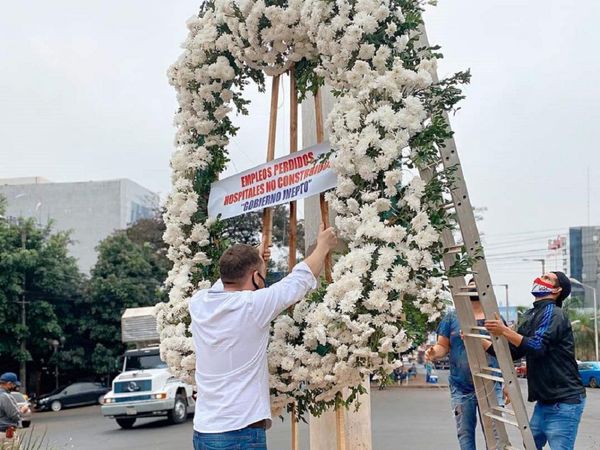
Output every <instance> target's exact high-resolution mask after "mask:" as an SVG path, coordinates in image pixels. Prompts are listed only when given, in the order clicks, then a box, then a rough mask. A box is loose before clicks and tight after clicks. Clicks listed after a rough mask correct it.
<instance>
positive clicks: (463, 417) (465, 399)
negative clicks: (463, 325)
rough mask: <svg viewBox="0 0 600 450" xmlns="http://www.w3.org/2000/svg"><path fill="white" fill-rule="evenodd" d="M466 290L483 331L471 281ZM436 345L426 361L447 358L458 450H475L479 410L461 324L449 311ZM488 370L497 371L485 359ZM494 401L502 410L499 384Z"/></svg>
mask: <svg viewBox="0 0 600 450" xmlns="http://www.w3.org/2000/svg"><path fill="white" fill-rule="evenodd" d="M467 286H468V287H469V291H470V292H471V296H470V300H471V308H472V309H473V314H474V316H475V319H476V321H477V325H478V326H480V327H482V326H483V325H484V323H485V314H484V312H483V308H482V307H481V303H480V301H479V296H478V295H477V287H476V286H475V280H473V279H470V280H469V282H468V284H467ZM437 334H438V339H437V343H436V344H435V345H434V346H432V347H430V348H429V349H428V350H427V352H426V353H425V358H426V359H427V360H429V361H435V360H437V359H441V358H443V357H445V356H446V355H449V360H450V376H449V377H448V383H449V385H450V400H451V401H450V403H451V405H452V410H453V412H454V419H455V421H456V431H457V435H458V443H459V445H460V449H461V450H475V449H476V444H475V442H476V440H475V428H476V427H477V416H478V415H479V420H480V421H481V415H480V413H479V407H478V405H477V396H476V394H475V387H474V386H473V378H472V376H471V369H470V368H469V362H468V359H467V352H466V349H465V344H464V342H463V340H462V335H461V330H460V323H459V320H458V316H457V315H456V311H454V310H451V311H449V312H448V313H447V314H446V315H445V316H444V318H443V319H442V321H441V322H440V324H439V326H438V329H437ZM488 365H489V366H490V367H498V361H496V358H494V357H492V356H490V357H488ZM495 389H496V397H497V399H498V404H499V405H501V406H503V405H504V401H503V394H502V384H501V383H495Z"/></svg>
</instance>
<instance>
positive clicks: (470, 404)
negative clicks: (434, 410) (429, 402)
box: [450, 383, 504, 450]
mask: <svg viewBox="0 0 600 450" xmlns="http://www.w3.org/2000/svg"><path fill="white" fill-rule="evenodd" d="M496 397H497V399H498V404H499V405H501V406H504V399H503V395H502V385H501V384H499V383H496ZM450 399H451V404H452V410H453V411H454V419H455V420H456V432H457V434H458V444H459V446H460V450H476V445H475V442H476V439H475V427H477V416H478V415H479V408H478V406H477V397H476V396H475V392H469V393H466V394H464V393H463V392H461V391H460V390H459V389H457V388H456V387H454V386H450ZM479 419H480V420H481V417H480V418H479Z"/></svg>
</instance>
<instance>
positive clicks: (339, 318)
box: [158, 0, 444, 409]
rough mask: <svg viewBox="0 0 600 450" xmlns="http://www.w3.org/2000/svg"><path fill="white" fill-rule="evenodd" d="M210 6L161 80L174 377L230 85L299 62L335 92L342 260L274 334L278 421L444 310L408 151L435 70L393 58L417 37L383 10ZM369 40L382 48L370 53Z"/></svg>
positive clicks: (361, 5)
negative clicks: (420, 318)
mask: <svg viewBox="0 0 600 450" xmlns="http://www.w3.org/2000/svg"><path fill="white" fill-rule="evenodd" d="M414 2H415V4H418V3H419V0H414ZM271 3H273V2H271ZM275 3H276V2H275ZM210 5H212V6H209V7H205V8H204V9H203V11H202V12H201V14H200V16H199V17H196V18H193V19H191V20H190V21H189V22H188V27H189V30H190V34H189V36H188V38H187V40H186V42H185V44H184V48H185V52H184V54H183V55H182V57H181V58H180V59H179V61H178V62H177V63H176V64H175V65H174V66H173V67H172V69H171V70H170V73H169V76H170V79H171V82H172V84H173V85H174V86H175V88H176V89H177V96H178V101H179V105H180V111H179V112H178V113H177V116H176V119H175V123H176V125H177V127H178V131H177V137H176V146H177V149H176V151H175V153H174V155H173V157H172V160H171V165H172V169H173V192H172V194H171V195H170V197H169V199H168V203H167V212H166V214H165V221H166V226H167V229H166V232H165V236H164V238H165V241H166V242H167V243H168V244H169V246H170V250H169V258H170V259H171V260H172V261H173V263H174V266H173V269H172V271H171V272H170V274H169V278H168V281H167V282H168V284H169V285H170V288H171V290H170V301H169V303H168V304H165V305H162V307H160V308H159V309H158V321H159V324H160V325H159V327H160V329H161V353H162V356H163V358H165V361H166V362H167V363H168V364H169V366H170V367H171V369H172V370H173V371H174V373H175V374H176V375H178V376H183V377H185V378H186V379H191V378H192V377H193V370H194V360H193V358H194V355H193V346H192V343H191V339H190V333H189V312H188V310H187V299H188V298H189V296H190V295H191V293H192V292H193V291H195V290H196V289H199V288H202V287H205V286H207V285H206V282H204V281H202V280H201V277H199V276H198V275H199V274H200V273H201V272H200V271H201V270H202V269H203V268H204V267H206V266H208V265H210V264H213V261H211V260H210V258H209V257H208V256H207V253H208V251H207V247H209V246H210V243H211V238H212V235H211V228H212V226H213V223H210V222H208V223H207V222H205V221H203V220H202V219H199V217H205V216H203V215H202V213H204V214H205V211H199V210H198V205H199V203H200V202H199V198H200V197H201V196H205V195H206V194H207V193H206V192H197V187H196V184H195V179H196V178H195V177H196V176H197V175H196V174H197V172H198V171H199V170H205V169H207V168H211V167H213V166H211V164H213V161H214V159H215V158H216V155H219V156H220V155H223V154H224V153H225V148H226V146H227V143H228V137H229V135H230V134H228V133H229V131H227V130H226V129H225V128H224V127H222V126H221V124H222V121H223V120H224V119H226V117H227V114H228V113H229V112H230V110H231V109H232V108H231V106H230V105H231V103H232V101H233V100H234V99H235V97H236V96H239V95H240V94H239V92H238V93H236V92H235V91H234V88H233V86H234V85H235V83H234V82H235V80H236V77H240V76H241V75H240V74H243V73H245V72H244V70H245V69H244V68H247V67H249V68H251V69H252V70H262V71H264V72H265V73H267V74H269V75H274V74H280V73H283V72H284V71H286V70H288V69H289V68H290V67H291V66H292V65H294V64H296V63H297V62H298V61H300V60H302V59H303V58H305V59H307V60H310V61H312V62H313V63H315V73H316V74H317V75H319V76H321V77H323V78H324V79H325V81H326V82H327V83H328V84H329V85H330V86H331V87H332V88H333V89H335V90H336V97H337V101H336V104H335V107H334V109H333V111H332V113H331V114H330V115H329V117H328V120H327V127H328V130H329V134H330V141H331V145H332V148H333V149H334V153H333V155H332V167H333V168H334V169H335V170H336V172H337V173H338V176H339V183H338V186H337V188H336V189H335V191H334V192H332V193H329V194H328V200H329V202H330V205H331V206H332V207H333V208H334V209H335V211H336V212H337V219H336V226H337V228H338V229H339V231H340V233H341V236H342V237H343V238H344V239H346V240H347V241H348V242H349V251H348V253H347V254H346V255H344V256H342V257H341V258H340V259H339V260H338V261H337V262H336V264H335V267H334V270H333V283H331V284H330V285H329V286H327V289H326V292H325V294H324V295H323V296H322V298H320V299H319V301H314V299H312V300H310V301H309V300H304V301H303V302H301V303H300V304H298V305H297V307H296V308H295V310H294V313H293V315H291V316H290V315H282V316H281V317H279V318H278V319H277V320H276V322H275V325H274V329H273V338H272V341H271V344H270V346H269V366H270V370H271V387H272V389H273V392H275V395H274V397H273V405H274V407H275V408H276V409H278V408H281V407H283V406H285V405H289V404H290V403H292V402H294V401H295V400H297V399H298V398H300V397H304V398H305V399H309V401H312V402H329V401H331V400H333V399H334V398H335V396H336V395H337V393H338V392H340V391H341V390H342V389H343V388H345V387H355V386H358V385H359V384H360V383H361V382H362V380H364V377H365V375H367V374H369V373H373V372H374V371H382V372H386V373H390V372H391V371H392V370H393V369H394V368H396V367H397V365H398V361H397V359H396V357H395V356H396V355H398V354H399V353H401V352H403V351H406V350H407V349H408V348H409V347H410V346H411V344H412V342H411V340H410V338H409V336H408V335H407V333H406V330H405V329H404V328H403V324H404V321H405V320H406V311H405V307H406V302H407V301H410V302H411V304H412V305H413V306H414V307H416V308H417V309H419V310H420V311H421V312H422V313H425V314H427V315H428V317H429V319H430V320H435V319H436V318H438V317H439V315H440V312H441V311H442V309H443V306H442V301H441V300H442V298H443V297H444V286H443V283H442V278H441V277H440V276H439V275H435V273H436V272H435V271H434V268H435V258H434V255H436V254H439V252H440V248H439V234H438V232H437V231H436V229H435V228H434V227H433V226H432V224H431V223H430V217H429V215H428V202H429V199H428V198H427V196H426V189H425V184H424V182H423V181H422V180H421V179H420V178H419V177H418V176H415V175H414V174H413V173H411V172H410V170H407V168H406V162H407V161H410V157H411V156H410V155H411V152H410V150H409V149H408V146H409V140H410V138H411V137H412V136H414V135H415V133H418V132H419V131H421V130H423V128H424V126H425V123H426V120H427V116H428V114H427V112H426V108H425V105H424V104H423V103H422V100H421V99H420V98H419V96H418V93H419V92H421V91H422V90H424V89H427V88H428V87H430V86H431V84H432V77H431V71H432V70H434V69H435V60H434V59H426V58H425V59H421V60H420V62H419V64H418V65H417V66H416V67H413V68H409V67H407V66H406V64H405V63H404V61H403V59H402V58H401V56H400V55H401V54H402V52H403V51H404V50H405V49H406V48H407V45H409V39H410V38H411V36H409V35H407V34H406V33H405V34H401V33H400V32H399V30H400V28H401V27H402V24H403V23H404V20H405V18H404V16H403V13H402V11H400V9H399V7H398V6H397V4H396V3H393V2H392V1H391V0H355V1H348V0H336V1H328V0H290V1H286V2H283V1H282V2H281V5H280V6H277V5H271V6H266V5H265V2H264V0H235V1H234V0H214V2H212V3H210ZM376 33H379V34H383V35H384V36H385V39H384V44H381V43H374V40H373V38H372V37H373V36H374V35H375V34H376ZM241 84H242V83H239V84H238V85H241ZM240 98H241V97H240ZM217 159H218V158H217ZM220 169H221V168H220V167H218V166H216V167H215V170H220ZM198 213H201V214H200V215H198ZM194 280H195V281H194Z"/></svg>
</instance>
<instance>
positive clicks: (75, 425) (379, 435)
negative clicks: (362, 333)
mask: <svg viewBox="0 0 600 450" xmlns="http://www.w3.org/2000/svg"><path fill="white" fill-rule="evenodd" d="M522 383H523V385H524V382H523V381H522ZM372 411H373V449H374V450H398V449H418V450H452V449H458V445H457V442H456V437H455V427H454V419H453V416H452V412H451V409H450V403H449V393H448V390H447V389H415V388H388V389H386V390H383V391H379V390H377V389H374V390H373V393H372ZM33 426H34V427H35V428H34V431H33V432H34V433H35V434H36V435H42V434H44V433H45V435H46V442H47V443H48V449H52V450H54V449H85V450H109V449H110V450H113V449H114V450H138V449H139V450H142V449H143V450H162V449H168V450H175V449H191V448H192V445H191V439H192V417H190V419H189V420H188V422H186V423H184V424H182V425H169V424H167V422H166V421H165V420H160V419H140V420H139V421H138V423H136V425H135V426H134V428H133V429H131V430H122V429H120V428H119V426H118V425H117V424H116V423H115V422H114V421H113V420H109V419H106V418H104V417H102V415H101V414H100V407H99V406H90V407H85V408H74V409H67V410H63V411H60V412H58V413H54V412H44V413H36V414H35V415H34V418H33ZM509 428H512V427H509ZM332 432H333V430H332ZM511 435H514V433H511ZM268 440H269V450H288V449H289V448H290V423H289V421H287V420H286V421H285V422H281V420H279V419H276V420H275V421H274V426H273V428H272V429H271V430H270V431H269V432H268ZM480 440H481V436H480ZM514 442H518V441H516V440H515V441H514ZM43 448H46V447H43ZM300 448H301V449H302V450H308V426H307V425H305V424H301V426H300ZM478 448H481V449H483V448H485V446H484V445H483V441H482V440H481V442H480V444H479V446H478ZM577 449H581V450H594V449H596V450H600V389H594V390H591V389H588V402H587V407H586V410H585V413H584V417H583V420H582V423H581V427H580V433H579V437H578V440H577Z"/></svg>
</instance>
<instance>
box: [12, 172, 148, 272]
mask: <svg viewBox="0 0 600 450" xmlns="http://www.w3.org/2000/svg"><path fill="white" fill-rule="evenodd" d="M0 195H2V196H4V197H5V198H6V200H7V210H6V213H5V215H6V217H7V218H9V219H10V218H18V217H29V218H33V219H35V220H36V222H37V223H38V224H39V225H40V226H45V225H46V224H47V223H48V222H50V221H52V224H53V229H54V230H57V231H70V232H71V239H72V241H73V244H72V246H71V248H70V251H71V254H72V255H73V256H74V257H75V258H77V260H78V263H79V268H80V270H81V271H82V272H84V273H89V271H90V269H91V268H92V267H93V266H94V264H95V262H96V246H97V245H98V243H99V242H100V241H102V240H103V239H104V238H106V237H107V236H108V235H110V234H111V233H112V232H114V231H115V230H119V229H124V228H126V227H127V226H128V225H130V224H132V223H134V222H136V221H137V220H139V219H142V218H149V217H152V216H153V214H154V211H155V210H156V208H157V207H158V205H159V197H158V195H157V194H155V193H153V192H151V191H149V190H148V189H146V188H144V187H142V186H140V185H139V184H137V183H134V182H133V181H131V180H127V179H120V180H108V181H87V182H78V183H52V182H50V181H48V180H46V179H44V178H41V177H35V178H13V179H0Z"/></svg>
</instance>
